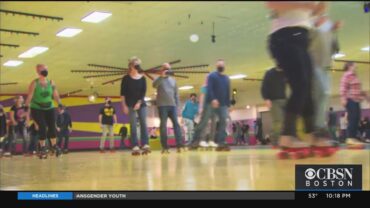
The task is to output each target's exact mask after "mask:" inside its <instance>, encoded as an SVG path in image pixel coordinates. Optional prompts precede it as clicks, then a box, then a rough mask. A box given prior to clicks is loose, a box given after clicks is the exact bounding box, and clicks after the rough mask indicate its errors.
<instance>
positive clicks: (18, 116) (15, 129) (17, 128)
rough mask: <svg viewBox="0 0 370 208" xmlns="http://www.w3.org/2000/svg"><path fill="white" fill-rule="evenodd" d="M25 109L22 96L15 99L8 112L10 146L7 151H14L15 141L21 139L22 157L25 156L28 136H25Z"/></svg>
mask: <svg viewBox="0 0 370 208" xmlns="http://www.w3.org/2000/svg"><path fill="white" fill-rule="evenodd" d="M27 115H28V114H27V112H26V107H25V106H24V99H23V96H21V95H19V96H17V97H16V99H15V104H14V105H13V106H12V107H11V109H10V112H9V118H10V123H11V126H10V134H11V136H10V137H9V138H10V140H9V143H8V145H10V146H9V147H8V148H9V150H11V151H10V152H12V151H15V141H16V140H17V139H18V138H21V139H22V153H23V155H25V156H27V155H28V154H27V149H28V140H29V139H28V135H27V125H28V117H27Z"/></svg>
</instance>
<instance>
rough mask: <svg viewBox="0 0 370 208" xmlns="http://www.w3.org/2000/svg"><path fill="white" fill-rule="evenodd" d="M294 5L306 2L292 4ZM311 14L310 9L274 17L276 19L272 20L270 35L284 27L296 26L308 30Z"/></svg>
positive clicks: (310, 25) (290, 11)
mask: <svg viewBox="0 0 370 208" xmlns="http://www.w3.org/2000/svg"><path fill="white" fill-rule="evenodd" d="M291 3H293V2H291ZM294 3H295V4H301V3H306V2H294ZM311 14H312V10H310V9H295V10H289V11H286V12H284V13H280V14H279V15H276V17H274V18H273V19H272V25H271V31H270V33H274V32H276V31H278V30H280V29H282V28H285V27H297V26H298V27H304V28H307V29H310V28H312V20H311Z"/></svg>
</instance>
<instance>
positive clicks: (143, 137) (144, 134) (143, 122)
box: [128, 106, 149, 147]
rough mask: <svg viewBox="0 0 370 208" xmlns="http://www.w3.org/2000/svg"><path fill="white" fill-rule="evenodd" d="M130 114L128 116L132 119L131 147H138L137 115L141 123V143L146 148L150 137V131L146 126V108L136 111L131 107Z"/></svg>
mask: <svg viewBox="0 0 370 208" xmlns="http://www.w3.org/2000/svg"><path fill="white" fill-rule="evenodd" d="M128 110H129V113H128V116H129V118H130V131H131V146H132V147H135V146H138V141H137V130H136V129H137V128H136V126H137V119H136V114H137V115H138V117H139V123H140V137H141V139H140V143H141V146H144V145H146V144H148V143H149V136H148V129H147V126H146V107H143V106H142V107H140V109H139V110H136V111H135V110H134V108H132V107H129V108H128Z"/></svg>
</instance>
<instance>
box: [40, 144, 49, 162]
mask: <svg viewBox="0 0 370 208" xmlns="http://www.w3.org/2000/svg"><path fill="white" fill-rule="evenodd" d="M39 158H40V159H46V158H48V152H47V148H46V146H43V147H41V150H40V155H39Z"/></svg>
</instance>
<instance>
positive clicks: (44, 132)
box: [31, 108, 56, 140]
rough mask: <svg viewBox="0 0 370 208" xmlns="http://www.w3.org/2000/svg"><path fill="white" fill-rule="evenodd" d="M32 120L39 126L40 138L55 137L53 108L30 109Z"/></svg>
mask: <svg viewBox="0 0 370 208" xmlns="http://www.w3.org/2000/svg"><path fill="white" fill-rule="evenodd" d="M31 115H32V118H33V120H34V121H35V122H36V123H37V125H38V126H39V135H40V140H45V139H46V137H48V138H56V129H55V112H54V108H53V109H50V110H38V109H33V108H32V109H31Z"/></svg>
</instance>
